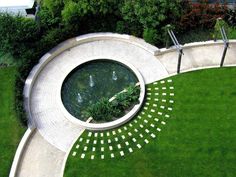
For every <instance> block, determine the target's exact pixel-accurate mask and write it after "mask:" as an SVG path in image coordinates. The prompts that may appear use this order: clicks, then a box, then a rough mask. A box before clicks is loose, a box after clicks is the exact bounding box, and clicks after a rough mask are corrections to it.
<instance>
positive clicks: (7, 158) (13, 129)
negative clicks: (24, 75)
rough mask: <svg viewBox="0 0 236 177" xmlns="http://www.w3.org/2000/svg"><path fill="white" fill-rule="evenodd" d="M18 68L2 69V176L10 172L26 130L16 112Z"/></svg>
mask: <svg viewBox="0 0 236 177" xmlns="http://www.w3.org/2000/svg"><path fill="white" fill-rule="evenodd" d="M15 75H16V68H15V67H8V68H0V141H1V143H0V176H1V177H7V176H8V175H9V172H10V168H11V164H12V160H13V158H14V155H15V151H16V148H17V146H18V143H19V142H20V140H21V138H22V136H23V133H24V132H25V130H26V128H25V127H23V126H22V125H21V124H20V122H19V121H18V119H17V117H16V113H15V111H14V86H15V78H16V76H15Z"/></svg>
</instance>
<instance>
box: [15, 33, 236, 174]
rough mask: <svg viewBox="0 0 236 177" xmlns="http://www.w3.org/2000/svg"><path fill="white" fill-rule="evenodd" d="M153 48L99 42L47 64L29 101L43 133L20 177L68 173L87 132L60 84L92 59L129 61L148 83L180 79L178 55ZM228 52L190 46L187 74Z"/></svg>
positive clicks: (232, 52)
mask: <svg viewBox="0 0 236 177" xmlns="http://www.w3.org/2000/svg"><path fill="white" fill-rule="evenodd" d="M132 38H133V37H132ZM140 45H141V44H140ZM153 48H154V52H153V53H151V52H149V51H148V50H145V47H140V46H139V45H134V44H133V43H132V41H130V42H127V41H124V40H117V39H112V38H109V40H108V39H107V38H106V39H98V40H95V41H87V42H82V43H80V44H78V45H75V46H74V47H72V48H70V49H68V50H65V51H63V52H61V53H60V54H58V55H56V56H55V57H54V58H53V59H52V60H50V61H49V62H47V63H46V64H45V66H44V67H43V69H42V70H40V72H38V75H37V77H36V79H35V81H34V83H33V85H32V92H31V95H30V96H31V97H30V98H28V99H29V103H30V113H31V118H32V119H33V122H34V125H35V126H36V129H37V130H38V131H36V133H35V134H34V136H32V138H31V140H30V141H29V142H28V146H27V149H26V150H25V153H24V155H23V156H22V160H21V164H20V167H19V168H18V175H17V176H18V177H44V176H45V177H46V176H47V177H48V176H50V177H54V176H55V177H61V176H60V175H59V174H60V173H59V172H60V169H62V168H63V163H62V161H63V159H64V158H65V154H66V152H68V151H69V150H70V147H71V146H72V144H73V142H74V140H75V139H77V138H78V136H79V135H80V134H81V133H82V132H83V127H80V126H79V125H77V124H74V123H72V122H70V121H69V120H68V119H67V118H66V116H65V115H64V114H63V112H62V111H61V109H60V106H59V105H58V100H57V99H58V98H57V97H58V93H60V84H61V83H62V81H63V79H64V77H65V75H66V74H67V73H68V72H69V71H71V70H72V69H73V68H74V67H75V66H77V65H78V64H79V63H81V62H82V61H85V60H87V59H91V58H94V59H96V58H108V59H109V58H110V59H117V60H125V61H127V62H129V63H131V64H132V65H134V66H135V67H136V68H137V69H138V70H139V71H140V73H141V74H142V76H143V77H144V80H145V83H146V84H147V83H151V82H153V81H157V80H160V79H163V78H166V77H169V76H171V75H175V74H176V67H177V55H178V54H177V53H176V51H175V50H172V49H167V50H166V49H161V50H159V49H158V48H155V47H153ZM222 52H223V44H222V43H213V42H208V43H204V44H202V43H201V44H189V45H186V46H184V56H183V63H182V66H181V72H185V71H189V70H196V69H202V68H206V67H218V66H219V63H220V58H221V55H222ZM50 55H51V54H50V53H49V54H48V56H50ZM235 56H236V41H234V43H231V44H230V48H229V50H228V52H227V56H226V60H225V64H226V65H227V66H229V65H235V64H236V57H235ZM45 60H46V59H45Z"/></svg>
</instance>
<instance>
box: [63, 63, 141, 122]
mask: <svg viewBox="0 0 236 177" xmlns="http://www.w3.org/2000/svg"><path fill="white" fill-rule="evenodd" d="M137 83H138V78H137V77H136V75H135V74H134V72H133V71H132V70H131V69H130V68H128V67H127V66H125V65H123V64H122V63H119V62H116V61H113V60H108V59H102V60H101V59H99V60H93V61H89V62H87V63H84V64H82V65H79V66H78V67H77V68H75V69H74V70H72V71H71V72H70V73H69V75H68V76H67V77H66V79H65V80H64V82H63V85H62V88H61V98H62V102H63V104H64V107H65V108H66V110H67V111H68V112H69V113H70V114H71V115H72V116H74V117H75V118H77V119H79V120H82V121H86V120H87V119H88V118H89V117H90V115H89V111H88V110H89V109H90V108H91V106H92V107H93V109H95V110H93V111H95V112H96V106H97V105H95V104H96V103H98V102H101V100H103V101H102V103H101V104H106V103H107V102H106V101H105V102H104V99H107V100H109V102H111V98H112V97H114V95H117V94H120V93H122V91H124V89H126V90H127V89H128V90H131V89H132V88H135V85H136V84H137ZM131 87H132V88H131ZM136 87H137V86H136ZM136 91H137V90H136ZM131 92H134V90H131ZM138 92H139V91H138ZM122 96H123V95H120V97H122ZM138 96H139V93H138ZM121 99H122V98H121ZM129 99H130V98H129ZM114 104H115V103H114ZM116 104H117V103H116ZM132 106H133V105H131V107H129V108H128V110H130V109H131V108H132ZM103 107H106V105H105V106H103ZM107 109H109V108H107ZM90 110H91V109H90ZM113 111H114V109H113ZM98 112H99V111H98ZM125 112H127V110H125ZM117 115H119V114H117ZM104 116H107V115H104ZM118 117H119V116H115V117H113V118H112V119H111V120H109V121H113V120H115V119H117V118H118ZM106 121H108V120H106V118H105V119H103V120H101V121H98V122H106ZM94 122H96V121H94Z"/></svg>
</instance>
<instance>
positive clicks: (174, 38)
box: [167, 29, 184, 74]
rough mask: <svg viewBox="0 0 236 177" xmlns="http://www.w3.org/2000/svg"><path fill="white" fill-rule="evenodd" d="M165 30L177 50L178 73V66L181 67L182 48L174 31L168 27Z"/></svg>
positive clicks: (178, 68) (178, 71)
mask: <svg viewBox="0 0 236 177" xmlns="http://www.w3.org/2000/svg"><path fill="white" fill-rule="evenodd" d="M167 32H168V34H169V36H170V38H171V40H172V42H173V43H174V45H175V48H176V49H177V51H178V52H179V55H178V64H177V73H178V74H179V73H180V67H181V60H182V55H184V53H183V48H182V47H181V45H180V44H179V42H178V40H177V38H176V36H175V34H174V32H173V31H172V30H170V29H167Z"/></svg>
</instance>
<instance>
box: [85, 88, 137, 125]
mask: <svg viewBox="0 0 236 177" xmlns="http://www.w3.org/2000/svg"><path fill="white" fill-rule="evenodd" d="M139 93H140V88H139V87H136V86H134V85H132V86H129V87H128V88H127V89H125V91H124V92H121V93H118V94H117V95H115V99H114V100H112V101H109V99H108V98H102V99H101V100H99V101H98V102H97V103H95V104H93V105H91V106H90V107H89V108H88V110H87V114H88V116H89V117H92V118H93V119H94V120H95V121H111V120H112V119H113V118H114V117H121V116H122V115H124V114H125V111H127V110H128V109H130V108H131V107H132V105H134V104H136V103H138V98H139Z"/></svg>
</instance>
